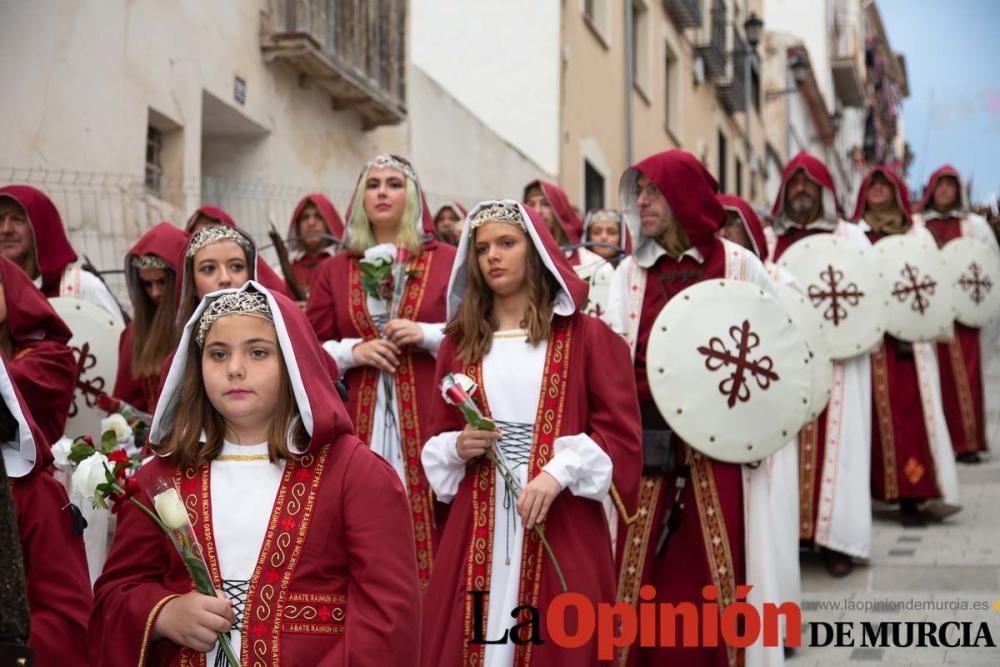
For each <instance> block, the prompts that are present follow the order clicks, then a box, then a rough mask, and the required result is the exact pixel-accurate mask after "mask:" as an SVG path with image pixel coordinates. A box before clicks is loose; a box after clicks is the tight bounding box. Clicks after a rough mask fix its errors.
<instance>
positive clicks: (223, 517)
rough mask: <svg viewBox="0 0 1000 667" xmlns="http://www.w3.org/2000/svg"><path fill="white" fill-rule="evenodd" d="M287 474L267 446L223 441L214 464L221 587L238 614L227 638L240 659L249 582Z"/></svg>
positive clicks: (214, 513) (214, 521)
mask: <svg viewBox="0 0 1000 667" xmlns="http://www.w3.org/2000/svg"><path fill="white" fill-rule="evenodd" d="M230 457H232V458H230ZM284 470H285V462H284V461H281V462H280V463H278V464H277V465H275V464H273V463H271V462H270V461H268V460H267V443H266V442H265V443H262V444H259V445H235V444H233V443H230V442H224V443H223V445H222V452H221V454H220V455H219V457H218V458H216V459H215V460H214V461H212V472H211V477H210V479H211V494H212V531H213V533H214V537H215V549H216V554H217V558H218V561H219V574H220V575H221V576H222V581H223V588H224V589H226V590H225V592H226V596H227V597H228V598H229V599H230V600H232V602H233V607H234V609H235V610H236V611H237V622H236V624H235V625H234V626H233V629H232V631H230V634H229V637H230V643H231V644H232V645H233V651H235V653H236V655H237V656H238V655H239V654H240V632H239V630H240V629H241V628H242V624H243V622H244V620H243V608H244V606H245V604H246V593H247V589H248V587H249V581H250V578H251V577H252V576H253V572H254V569H255V568H256V567H257V560H258V558H260V549H261V546H262V545H263V544H264V535H265V534H266V533H267V524H268V521H269V520H270V518H271V512H272V510H273V509H274V499H275V498H276V497H277V495H278V487H279V486H280V485H281V476H282V474H283V473H284ZM236 582H245V583H236ZM218 650H219V649H218V645H216V647H215V648H213V649H212V651H211V653H209V654H208V661H207V664H208V665H209V666H210V667H211V665H213V664H215V660H216V654H217V653H218Z"/></svg>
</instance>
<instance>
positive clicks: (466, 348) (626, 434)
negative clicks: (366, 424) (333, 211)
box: [421, 201, 642, 667]
mask: <svg viewBox="0 0 1000 667" xmlns="http://www.w3.org/2000/svg"><path fill="white" fill-rule="evenodd" d="M586 301H587V284H586V282H584V281H583V280H582V279H580V278H578V277H577V276H576V274H575V273H574V271H573V268H572V267H571V266H570V263H569V261H568V260H567V259H566V257H565V256H564V255H563V253H561V252H560V251H559V248H558V246H557V245H556V243H555V240H554V239H553V238H552V234H551V232H549V231H548V229H547V227H546V226H545V223H544V222H543V221H542V219H541V217H540V216H538V214H536V213H535V212H534V211H532V210H530V209H525V207H524V206H523V205H521V204H519V203H517V202H514V201H489V202H484V203H482V204H480V205H479V206H477V207H476V208H475V209H473V211H472V212H471V213H470V214H469V217H468V219H467V224H466V225H465V226H464V228H463V230H462V237H461V239H460V240H459V243H458V254H457V258H456V261H455V264H454V268H453V269H452V275H451V281H450V283H449V290H448V312H449V316H450V319H449V322H448V325H447V328H446V329H445V333H446V336H445V340H444V342H443V343H442V345H441V350H440V351H439V353H438V365H437V379H438V383H437V384H439V385H441V381H442V380H445V379H446V378H448V380H447V381H446V382H444V388H445V390H448V394H447V396H441V397H440V398H439V395H440V394H439V393H436V394H435V399H434V401H433V406H432V412H431V420H430V424H429V426H428V432H429V433H430V434H434V435H433V437H431V438H430V439H429V440H428V441H427V443H426V444H425V446H424V449H423V453H422V456H421V459H422V462H423V466H424V470H425V471H426V474H427V478H428V480H429V481H430V484H431V487H432V488H433V490H434V492H435V494H436V495H437V497H438V498H439V499H440V500H442V501H444V502H449V503H450V504H451V509H450V511H449V514H448V522H447V523H446V524H445V526H444V531H443V534H442V536H441V544H440V549H439V552H438V558H437V560H436V562H435V566H434V567H435V569H434V574H433V576H432V577H431V582H430V586H429V588H428V591H427V595H426V597H425V600H424V624H423V628H424V630H423V637H422V646H421V654H422V655H421V664H423V665H428V666H430V665H435V666H438V665H443V666H447V667H451V666H457V665H465V664H486V665H511V664H515V663H516V664H519V665H520V664H538V665H592V664H595V663H596V661H597V655H596V648H595V646H593V645H587V646H584V647H581V648H580V649H575V650H570V649H561V648H559V647H558V646H556V645H555V644H554V643H553V642H551V641H548V642H546V643H544V644H540V645H532V644H531V643H530V642H529V643H515V642H514V641H513V640H512V639H511V638H509V637H508V639H507V641H506V643H489V644H486V645H484V644H483V643H469V640H471V639H473V637H474V636H475V635H478V636H479V637H480V638H485V639H487V640H489V641H491V642H494V641H496V640H499V639H502V638H503V637H504V635H505V634H506V633H508V631H509V632H511V633H513V632H514V631H513V630H511V628H512V626H513V625H514V624H515V623H521V622H523V621H525V618H526V617H525V615H524V613H523V612H522V614H520V615H519V617H518V618H517V619H514V618H512V617H511V612H512V610H514V609H515V608H516V607H518V606H521V605H528V606H532V607H534V608H536V609H539V610H544V609H545V608H546V607H547V606H548V604H549V602H550V601H551V600H552V599H553V598H554V597H555V596H556V595H557V594H559V593H561V592H563V588H562V581H561V578H560V576H559V575H560V571H561V574H562V575H563V578H564V579H565V582H566V586H567V588H568V590H570V591H573V592H577V593H582V594H583V595H586V596H587V597H589V598H590V599H591V600H593V601H594V602H595V603H597V602H613V601H614V600H615V570H614V564H613V553H612V548H611V541H610V532H609V530H610V529H609V526H608V521H607V518H606V516H605V513H604V509H603V507H602V505H601V501H602V500H603V499H604V498H605V497H606V496H607V495H608V493H609V490H611V489H612V487H614V490H613V491H612V495H613V496H615V499H616V502H617V504H618V508H619V511H620V512H625V513H626V514H627V515H629V514H628V510H627V508H634V506H635V501H636V499H637V494H638V481H639V475H640V473H641V468H642V462H641V449H640V443H641V440H640V437H641V435H640V420H639V405H638V402H637V400H636V392H635V382H634V379H633V377H632V373H631V370H630V367H629V351H628V348H627V347H626V345H625V343H624V341H623V340H621V338H619V337H618V336H617V335H616V334H614V333H613V332H612V331H611V330H610V329H609V328H608V327H607V326H606V325H605V324H604V323H603V322H601V321H600V320H597V319H595V318H592V317H589V316H587V315H583V314H582V313H580V308H581V307H582V306H583V305H584V303H586ZM449 374H451V375H450V376H449ZM462 375H464V376H467V377H468V378H471V380H472V381H473V382H474V383H475V384H476V385H478V387H477V388H476V389H475V390H474V391H473V392H472V399H473V400H474V401H476V402H477V403H478V404H479V407H480V408H481V410H482V412H483V413H484V414H483V416H484V417H485V418H488V419H489V420H491V422H492V424H495V425H496V429H494V430H484V429H481V428H480V429H477V428H475V427H473V426H467V425H466V421H467V419H468V414H464V413H463V412H460V411H459V409H458V408H457V407H455V405H457V404H458V403H459V402H460V400H461V399H462V396H461V395H459V393H460V392H459V393H456V392H454V391H453V387H451V386H450V385H451V383H453V382H454V381H455V379H456V378H457V379H458V380H464V379H465V378H463V377H461V376H462ZM464 389H466V391H467V390H468V388H464ZM466 412H468V411H466ZM473 421H474V422H477V421H478V419H473ZM480 425H482V424H481V423H480ZM484 455H485V456H484ZM511 477H513V478H514V479H513V480H511V479H510V478H511ZM612 482H613V484H612ZM632 511H634V509H633V510H632ZM538 524H541V525H542V526H543V527H544V531H537V530H533V529H534V528H535V527H536V525H538ZM542 533H543V534H544V538H545V539H544V540H543V539H542V537H543V535H542ZM549 548H551V553H549ZM556 564H558V567H556ZM477 596H478V597H477ZM528 639H529V638H528V636H527V632H525V633H522V634H521V636H520V637H519V638H518V640H519V641H520V642H525V641H526V640H528Z"/></svg>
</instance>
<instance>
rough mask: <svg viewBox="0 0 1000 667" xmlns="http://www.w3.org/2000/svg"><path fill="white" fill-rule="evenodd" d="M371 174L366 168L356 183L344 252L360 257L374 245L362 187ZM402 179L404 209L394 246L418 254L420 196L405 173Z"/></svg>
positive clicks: (373, 236) (364, 186)
mask: <svg viewBox="0 0 1000 667" xmlns="http://www.w3.org/2000/svg"><path fill="white" fill-rule="evenodd" d="M370 171H371V169H370V168H369V169H366V170H365V173H364V174H363V175H362V176H361V179H360V180H359V181H358V188H357V190H355V192H354V205H353V207H352V208H351V211H350V221H349V222H348V225H347V249H348V250H350V251H351V252H354V253H358V254H362V253H364V252H365V251H366V250H368V249H369V248H371V247H372V246H374V245H376V243H375V234H374V233H373V232H372V223H371V220H369V219H368V214H367V213H365V188H366V184H367V182H368V173H369V172H370ZM403 178H405V179H406V206H405V207H404V208H403V217H402V218H401V219H400V222H399V231H398V232H396V241H395V243H396V245H397V246H402V247H404V248H406V249H407V250H409V251H410V252H411V253H418V252H420V246H421V242H420V228H421V223H422V220H421V210H420V193H419V192H418V191H417V184H416V183H415V182H414V181H413V179H412V178H409V177H408V176H406V175H405V174H403Z"/></svg>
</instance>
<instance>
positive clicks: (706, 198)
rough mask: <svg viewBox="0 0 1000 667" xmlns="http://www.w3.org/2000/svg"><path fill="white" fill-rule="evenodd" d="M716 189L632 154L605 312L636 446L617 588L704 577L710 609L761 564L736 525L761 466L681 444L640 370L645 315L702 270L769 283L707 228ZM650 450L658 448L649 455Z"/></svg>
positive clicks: (712, 222)
mask: <svg viewBox="0 0 1000 667" xmlns="http://www.w3.org/2000/svg"><path fill="white" fill-rule="evenodd" d="M640 176H645V177H646V178H647V179H648V180H649V183H648V184H647V185H646V188H651V187H655V188H656V190H657V191H656V194H655V197H657V198H659V197H664V198H665V199H666V203H667V204H668V205H669V210H670V215H671V216H672V218H673V220H672V222H671V224H670V226H669V227H668V228H667V230H666V232H665V234H664V236H663V237H661V238H660V240H659V241H658V240H654V239H652V238H649V237H647V236H645V235H643V234H642V233H641V226H640V216H639V206H638V201H639V198H640V196H641V193H645V192H646V189H643V190H641V191H640V189H639V188H638V182H639V180H640ZM718 189H719V186H718V183H717V182H716V180H715V179H714V178H713V177H712V175H711V174H709V173H708V171H707V170H706V169H705V167H704V166H702V164H701V163H700V162H698V160H697V159H696V158H695V157H694V156H693V155H691V154H690V153H686V152H684V151H681V150H670V151H666V152H663V153H659V154H656V155H653V156H651V157H649V158H647V159H645V160H643V161H641V162H639V163H637V164H636V165H634V166H633V167H631V168H630V169H628V170H627V171H626V172H625V174H624V175H623V177H622V181H621V185H620V188H619V192H620V197H621V210H622V212H623V214H624V216H625V220H626V223H627V224H628V226H629V228H630V230H631V231H632V239H633V242H634V243H635V250H634V252H633V255H632V256H631V257H627V258H626V259H625V260H624V261H623V262H622V263H621V264H619V265H618V268H617V269H616V270H615V276H614V280H613V282H612V284H611V296H610V308H609V313H608V322H609V323H610V324H611V326H612V328H614V329H615V330H616V331H618V332H620V333H621V334H622V335H624V336H625V339H626V341H627V342H628V344H629V346H630V347H631V349H632V356H633V359H634V369H635V375H636V384H637V388H638V395H639V403H640V407H641V409H642V419H643V430H644V441H645V443H644V445H646V447H645V449H646V451H644V471H643V476H642V483H641V486H640V495H639V505H638V507H639V509H638V512H637V513H635V514H631V515H627V516H623V517H622V525H621V527H620V529H619V540H620V541H622V542H623V545H624V553H623V556H622V559H621V563H620V574H619V580H618V595H619V598H620V599H621V600H624V601H626V602H629V603H632V604H638V602H639V595H638V594H639V589H640V586H641V585H644V584H652V585H653V586H654V587H655V588H656V598H655V602H656V603H672V604H678V603H680V602H693V603H695V604H698V602H699V601H700V600H702V589H703V587H705V586H707V585H714V586H715V587H716V589H717V591H718V599H719V608H720V611H722V610H724V609H725V607H726V606H727V605H729V604H731V603H733V602H735V601H736V590H737V589H736V587H737V586H741V585H744V584H750V585H756V584H757V581H756V580H755V579H756V574H755V573H757V572H758V571H761V572H762V571H764V568H763V566H762V565H761V563H763V562H764V560H765V559H766V555H765V553H766V550H767V549H768V548H769V546H770V545H769V544H767V543H766V540H767V537H766V536H765V535H755V534H753V533H752V532H751V531H750V530H749V528H748V525H747V517H750V519H749V521H750V523H754V522H756V521H757V518H756V517H757V516H758V515H767V513H768V502H767V495H766V483H765V484H760V483H758V482H757V480H756V478H757V477H758V476H760V475H763V474H765V472H766V468H765V467H764V466H761V465H758V466H756V467H753V466H749V465H748V466H742V465H737V464H732V463H724V462H721V461H717V460H713V459H711V458H709V457H708V456H705V455H703V454H701V453H699V452H697V451H695V450H693V449H692V448H691V447H690V446H689V445H688V444H687V443H685V442H683V441H682V440H681V439H680V438H679V437H677V435H676V434H673V433H671V432H670V429H669V427H668V426H667V424H666V422H665V420H664V418H663V416H662V415H661V414H660V412H659V409H658V408H657V406H656V404H655V403H654V402H653V399H652V394H651V392H650V387H649V381H648V379H647V368H646V358H647V357H646V352H647V345H648V341H649V336H650V332H651V330H652V327H653V321H654V320H655V319H656V317H657V315H659V313H660V311H661V310H662V309H663V307H664V306H666V305H667V303H668V302H669V301H670V299H672V298H674V297H675V296H676V295H677V294H679V293H680V292H681V291H682V290H683V289H685V288H686V287H689V286H691V285H694V284H696V283H698V282H701V281H704V280H712V279H731V280H746V281H749V282H751V283H754V284H755V285H759V286H760V287H762V288H764V289H765V290H767V291H773V286H772V283H771V280H770V278H769V277H768V275H767V272H766V270H765V269H764V266H763V265H762V264H761V262H760V260H758V259H757V258H756V257H755V256H754V255H753V254H752V253H750V252H749V251H747V250H745V249H743V248H741V247H740V246H737V245H736V244H733V243H730V242H728V241H724V240H722V239H719V238H716V232H717V231H718V229H719V227H720V226H721V224H722V222H723V220H724V218H725V212H724V210H723V208H722V206H721V205H720V204H719V202H718V201H717V200H716V194H717V192H718ZM646 196H647V197H653V196H654V195H651V194H646ZM661 242H662V243H666V244H667V245H668V246H671V248H670V250H669V251H668V250H667V248H666V247H665V246H664V245H662V244H661ZM650 451H655V452H656V453H657V454H658V456H657V460H656V461H653V459H652V457H651V456H649V453H650ZM688 480H690V483H688ZM665 519H668V521H667V522H666V523H665ZM668 526H669V527H668ZM664 530H668V531H669V541H668V542H662V544H663V546H662V547H660V544H661V541H662V539H663V537H664V532H663V531H664ZM677 636H678V637H680V636H681V634H680V633H679V632H678V633H677ZM678 643H679V642H678ZM752 648H753V651H750V650H747V655H746V659H747V661H748V664H761V663H762V662H763V661H764V660H766V659H770V658H771V656H772V655H774V650H773V649H772V650H770V651H766V650H764V649H763V648H761V647H757V646H755V647H752ZM778 651H779V652H780V649H778ZM742 652H743V649H737V648H735V647H731V646H725V645H720V646H718V647H715V648H712V647H700V648H684V647H681V646H674V647H652V648H645V647H638V646H633V647H630V648H629V649H627V656H625V657H624V658H623V660H622V662H626V663H627V664H630V665H632V664H639V665H661V664H683V665H706V666H707V665H713V666H714V665H736V664H739V662H738V661H740V660H741V659H742V657H741V653H742ZM758 656H759V657H758Z"/></svg>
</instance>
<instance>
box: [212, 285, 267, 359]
mask: <svg viewBox="0 0 1000 667" xmlns="http://www.w3.org/2000/svg"><path fill="white" fill-rule="evenodd" d="M226 315H247V316H250V317H259V318H260V319H262V320H266V321H268V322H270V323H271V324H274V317H273V316H272V315H271V308H270V307H269V306H268V305H267V297H266V296H264V295H263V294H261V293H260V292H252V291H249V290H244V291H241V292H229V293H228V294H223V295H222V296H220V297H219V298H218V299H216V300H215V301H213V302H212V303H211V305H209V307H208V308H206V309H205V312H204V313H202V315H201V319H199V320H198V333H197V334H196V335H195V342H197V343H198V347H203V346H204V345H205V336H206V335H207V334H208V330H209V329H211V328H212V325H213V324H215V321H216V320H217V319H219V318H220V317H225V316H226Z"/></svg>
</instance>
